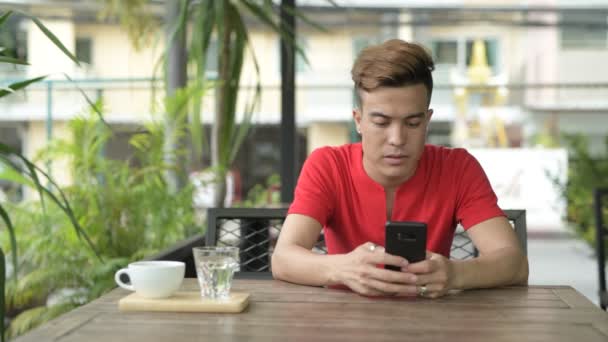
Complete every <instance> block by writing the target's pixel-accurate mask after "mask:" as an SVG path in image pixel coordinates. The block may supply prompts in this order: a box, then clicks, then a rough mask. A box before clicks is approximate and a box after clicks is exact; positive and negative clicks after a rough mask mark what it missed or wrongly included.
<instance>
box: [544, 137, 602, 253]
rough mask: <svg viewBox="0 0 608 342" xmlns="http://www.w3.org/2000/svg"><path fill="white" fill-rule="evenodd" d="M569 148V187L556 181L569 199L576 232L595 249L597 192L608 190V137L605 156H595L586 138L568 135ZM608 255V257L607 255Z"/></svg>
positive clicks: (570, 218)
mask: <svg viewBox="0 0 608 342" xmlns="http://www.w3.org/2000/svg"><path fill="white" fill-rule="evenodd" d="M563 140H564V144H565V146H566V147H567V148H568V154H569V156H568V177H567V179H568V180H567V182H566V183H565V184H562V183H559V182H558V181H557V180H555V179H554V182H555V184H556V185H557V186H558V188H559V189H560V191H561V194H562V196H563V197H564V198H565V199H566V202H567V205H568V208H567V217H566V219H567V220H568V222H570V223H571V224H570V226H571V227H572V229H573V231H574V233H575V234H576V235H577V236H579V237H581V238H582V239H583V240H584V241H585V242H587V243H588V244H589V245H590V246H591V247H592V248H593V249H595V239H596V236H595V227H596V226H595V219H594V217H595V216H594V214H593V210H594V209H593V191H594V189H596V188H608V178H607V177H606V175H608V136H607V137H606V144H605V146H606V148H605V151H606V152H605V153H604V155H599V156H592V155H591V154H590V153H589V141H588V138H587V137H586V136H583V135H579V134H575V135H564V137H563ZM604 222H608V209H606V210H605V211H604ZM607 255H608V254H607Z"/></svg>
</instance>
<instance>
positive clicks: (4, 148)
mask: <svg viewBox="0 0 608 342" xmlns="http://www.w3.org/2000/svg"><path fill="white" fill-rule="evenodd" d="M0 155H14V156H16V157H17V158H19V159H20V160H21V162H23V164H24V165H25V166H26V167H27V169H28V170H29V173H28V174H27V175H28V176H29V177H30V178H32V180H33V181H34V184H35V185H36V188H37V190H38V193H39V195H40V198H41V203H42V204H43V205H44V203H43V198H44V196H43V194H46V195H47V196H48V197H49V198H50V199H51V200H52V201H53V202H54V203H55V204H57V205H58V206H59V208H61V210H62V211H63V212H64V213H65V214H66V215H67V217H68V218H69V220H70V222H71V223H72V226H73V227H74V229H75V230H76V233H77V234H78V235H79V236H82V237H84V239H85V241H86V242H87V244H88V245H89V247H90V248H91V250H93V252H94V253H95V255H96V256H97V258H98V259H99V260H103V259H102V257H101V255H100V254H99V252H98V251H97V249H96V248H95V246H94V244H93V242H92V241H91V240H90V238H89V236H88V235H87V234H86V232H85V231H84V229H82V227H81V226H80V224H79V223H78V220H76V217H75V215H74V212H73V211H72V208H71V206H70V203H69V202H68V200H67V198H66V196H65V193H64V192H63V191H62V190H61V189H60V187H59V185H57V183H56V182H55V181H54V180H53V178H52V177H51V176H50V175H48V174H47V173H46V172H44V171H43V170H42V169H40V168H39V167H38V166H36V165H35V164H33V163H32V162H30V161H29V160H28V159H27V158H25V157H24V156H23V155H22V154H21V153H19V152H17V151H15V150H14V149H12V148H11V147H10V146H8V145H5V144H2V143H0ZM38 173H40V174H42V175H43V176H44V177H45V179H46V180H47V181H48V182H49V183H50V185H51V186H53V187H54V188H55V189H57V191H58V193H59V195H60V196H61V200H59V198H57V196H55V194H54V193H53V192H52V191H50V190H49V189H47V188H46V187H44V186H43V185H42V183H41V182H40V179H39V177H38Z"/></svg>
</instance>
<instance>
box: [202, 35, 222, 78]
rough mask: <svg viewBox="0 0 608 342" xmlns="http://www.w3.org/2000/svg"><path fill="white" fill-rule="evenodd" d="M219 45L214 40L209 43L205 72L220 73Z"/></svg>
mask: <svg viewBox="0 0 608 342" xmlns="http://www.w3.org/2000/svg"><path fill="white" fill-rule="evenodd" d="M218 53H219V52H218V44H217V39H212V40H211V41H209V46H208V47H207V59H206V62H205V64H206V65H205V70H206V71H207V72H218V70H219V65H218V60H217V55H218Z"/></svg>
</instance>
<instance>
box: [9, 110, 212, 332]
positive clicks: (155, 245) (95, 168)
mask: <svg viewBox="0 0 608 342" xmlns="http://www.w3.org/2000/svg"><path fill="white" fill-rule="evenodd" d="M69 130H70V132H71V137H70V138H69V139H62V140H55V141H53V142H52V143H51V144H50V146H49V147H48V148H47V149H45V150H43V151H41V153H40V159H39V160H38V161H39V162H40V163H44V162H46V161H47V160H53V161H54V162H58V161H60V160H65V161H67V165H68V167H67V168H66V170H65V172H69V174H71V175H72V179H73V182H72V185H69V186H65V187H62V188H61V190H62V192H63V193H64V194H65V196H66V199H67V201H68V202H69V203H72V212H73V214H74V216H75V218H76V220H77V221H78V222H79V223H80V225H81V226H82V227H85V229H86V232H87V234H88V236H89V238H90V239H91V241H92V243H93V244H94V245H95V246H96V248H97V250H98V251H99V256H100V258H97V257H95V254H94V252H93V250H92V249H90V248H83V243H82V240H81V239H80V238H79V236H78V234H76V233H75V232H74V231H73V230H71V229H69V226H70V224H71V223H70V221H69V220H68V219H67V218H66V216H65V215H64V214H63V212H62V210H61V209H60V208H58V207H57V206H54V205H48V206H47V208H46V210H43V208H41V202H23V203H19V204H12V205H11V204H7V205H6V207H7V208H9V209H10V212H11V213H12V218H13V226H14V227H15V232H16V237H17V238H16V240H17V246H18V248H19V250H20V256H21V257H20V258H19V269H18V272H19V274H18V278H17V279H18V280H17V281H16V282H10V283H9V286H8V287H7V308H8V312H9V316H15V318H14V320H13V321H12V323H11V326H10V335H16V334H20V333H22V332H24V331H27V330H28V329H30V328H31V327H32V326H35V325H37V324H39V323H42V322H44V321H47V320H48V319H50V318H53V317H55V316H56V315H58V314H61V313H63V312H66V311H68V310H70V309H72V308H74V307H75V306H78V305H81V304H83V303H86V302H88V301H90V300H92V299H94V298H97V297H98V296H100V295H101V294H103V293H104V292H106V291H108V290H109V289H111V288H113V287H114V282H113V273H114V272H115V271H116V270H117V269H118V268H120V267H123V266H124V265H126V264H127V263H128V262H130V261H133V260H138V259H142V258H144V257H146V256H149V255H151V254H153V253H154V252H157V251H159V250H161V249H163V248H165V247H167V246H170V245H172V244H174V243H175V242H176V241H179V240H181V239H184V238H185V237H186V236H190V235H192V234H194V233H195V230H196V232H197V233H198V232H200V229H197V228H196V227H195V225H194V221H193V220H194V218H193V210H192V189H191V187H189V186H186V187H184V188H182V189H181V190H179V191H178V192H176V193H173V192H172V191H171V190H170V189H169V187H168V186H167V184H166V182H165V181H164V178H163V173H164V172H165V171H166V167H167V166H166V165H165V164H164V161H163V160H164V159H163V158H164V156H163V151H162V146H163V137H164V135H163V124H162V121H158V122H152V123H148V124H146V126H145V127H144V129H142V130H140V131H139V132H138V133H136V134H134V135H133V137H132V138H131V139H130V142H129V143H130V145H131V146H132V147H133V150H134V155H133V158H132V159H130V160H126V161H118V160H110V159H107V158H105V157H104V156H103V148H104V146H105V145H106V143H107V142H108V141H109V139H111V138H112V136H113V134H114V133H113V132H112V131H111V130H110V128H109V127H108V126H106V125H105V124H104V123H103V121H102V120H101V119H100V118H99V117H98V116H97V113H96V112H95V111H92V113H91V114H89V115H87V116H84V117H79V118H76V119H73V120H71V121H70V122H69ZM5 177H10V178H12V179H18V176H16V175H14V174H12V175H11V174H7V175H5ZM8 244H9V241H8V239H6V238H5V239H3V240H2V247H3V248H4V247H5V246H8ZM11 275H12V274H11Z"/></svg>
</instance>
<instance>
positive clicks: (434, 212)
mask: <svg viewBox="0 0 608 342" xmlns="http://www.w3.org/2000/svg"><path fill="white" fill-rule="evenodd" d="M362 158H363V152H362V148H361V144H360V143H357V144H349V145H343V146H340V147H323V148H320V149H317V150H315V151H314V152H313V153H312V154H311V155H310V156H309V157H308V159H307V160H306V162H305V163H304V166H303V168H302V171H301V173H300V178H299V180H298V184H297V186H296V190H295V198H294V201H293V203H292V204H291V206H290V208H289V214H302V215H306V216H309V217H312V218H314V219H315V220H317V221H318V222H319V223H320V224H321V225H322V226H323V228H324V232H325V242H326V245H327V252H328V253H329V254H342V253H348V252H350V251H352V250H353V249H355V248H356V247H357V246H359V245H361V244H363V243H365V242H367V241H371V242H373V243H376V244H378V245H381V246H384V236H385V231H384V227H385V224H386V221H387V220H386V197H385V193H384V188H383V187H382V186H381V185H380V184H378V183H376V182H375V181H373V180H372V179H371V178H370V177H369V176H368V175H367V173H366V172H365V170H364V169H363V159H362ZM497 216H504V213H503V212H502V210H501V209H500V208H499V207H498V205H497V198H496V195H495V194H494V191H493V190H492V187H491V186H490V183H489V181H488V178H487V176H486V174H485V173H484V171H483V169H482V168H481V165H480V164H479V162H478V161H477V160H476V159H475V158H474V157H473V156H472V155H471V154H469V153H468V152H467V151H466V150H464V149H461V148H455V149H450V148H445V147H439V146H434V145H426V146H425V148H424V152H423V153H422V157H421V158H420V161H419V162H418V167H417V169H416V172H415V174H414V175H413V176H412V177H411V178H410V179H408V180H407V181H406V182H405V183H403V184H402V185H401V186H400V187H399V188H398V189H397V191H396V194H395V201H394V204H393V211H392V217H391V220H392V221H419V222H425V223H426V224H427V228H428V230H427V250H430V251H433V252H435V253H440V254H442V255H444V256H446V257H449V254H450V246H451V244H452V240H453V237H454V231H455V229H456V225H457V223H461V224H462V226H463V227H464V228H465V229H468V228H470V227H472V226H474V225H475V224H477V223H480V222H483V221H485V220H488V219H490V218H493V217H497Z"/></svg>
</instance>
